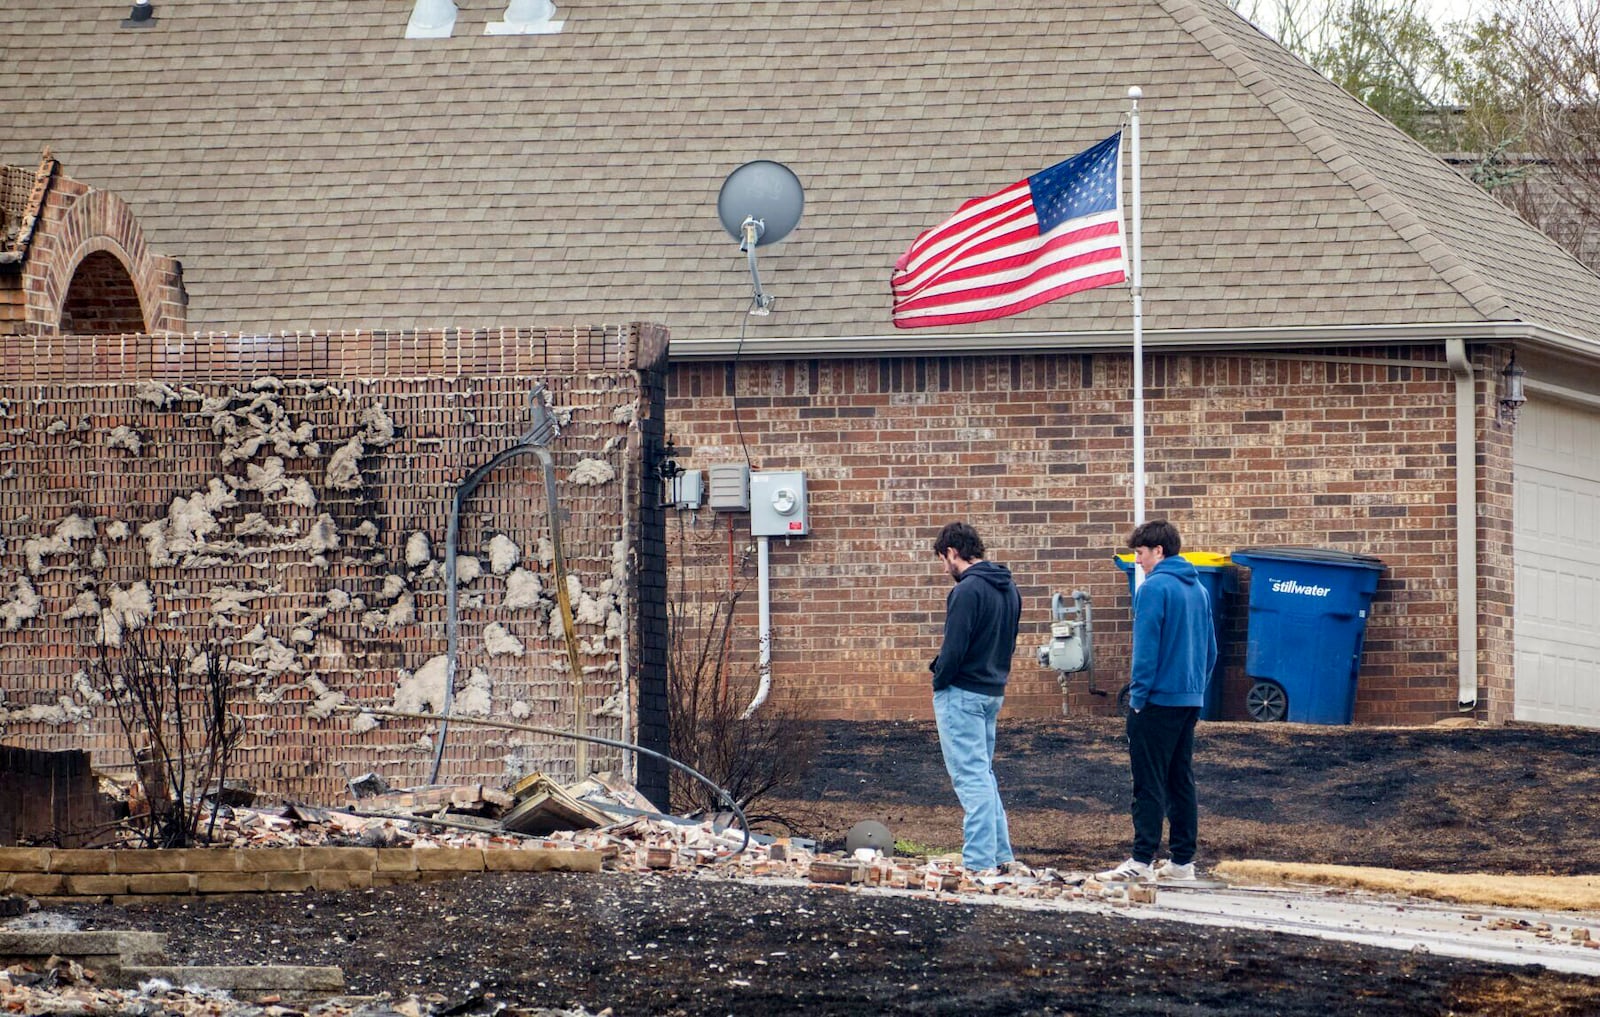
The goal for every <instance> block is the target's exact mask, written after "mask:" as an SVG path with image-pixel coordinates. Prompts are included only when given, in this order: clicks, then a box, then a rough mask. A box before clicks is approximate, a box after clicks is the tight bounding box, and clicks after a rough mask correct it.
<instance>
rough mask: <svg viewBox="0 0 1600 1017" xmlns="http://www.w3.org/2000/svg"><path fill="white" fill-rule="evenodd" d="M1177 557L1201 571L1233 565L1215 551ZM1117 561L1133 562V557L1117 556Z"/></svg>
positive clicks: (1229, 559)
mask: <svg viewBox="0 0 1600 1017" xmlns="http://www.w3.org/2000/svg"><path fill="white" fill-rule="evenodd" d="M1178 557H1179V558H1182V559H1183V560H1184V561H1186V562H1188V563H1189V564H1190V565H1193V566H1195V567H1196V568H1202V569H1206V568H1210V569H1219V568H1224V567H1226V566H1228V565H1232V564H1233V560H1232V559H1231V558H1229V557H1228V556H1227V555H1225V554H1218V553H1217V552H1215V551H1185V552H1183V553H1182V554H1180V555H1178ZM1117 560H1118V561H1125V562H1131V561H1133V555H1132V554H1119V555H1117Z"/></svg>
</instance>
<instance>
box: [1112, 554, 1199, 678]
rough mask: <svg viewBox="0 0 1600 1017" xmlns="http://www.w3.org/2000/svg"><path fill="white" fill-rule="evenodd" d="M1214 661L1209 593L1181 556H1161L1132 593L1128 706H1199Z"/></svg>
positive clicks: (1192, 567) (1196, 573) (1197, 573)
mask: <svg viewBox="0 0 1600 1017" xmlns="http://www.w3.org/2000/svg"><path fill="white" fill-rule="evenodd" d="M1216 662H1217V633H1216V629H1214V628H1213V627H1212V623H1211V597H1210V595H1209V594H1207V593H1206V588H1205V587H1204V586H1203V585H1201V583H1200V573H1199V572H1196V571H1195V567H1194V566H1193V565H1191V564H1189V563H1188V562H1187V561H1185V560H1184V559H1182V558H1163V559H1162V560H1161V561H1160V563H1158V564H1157V565H1156V567H1155V568H1153V569H1151V570H1150V574H1149V575H1147V576H1145V580H1144V583H1143V584H1141V585H1140V587H1139V592H1138V593H1137V594H1136V595H1135V597H1134V599H1133V678H1132V682H1131V687H1130V688H1129V690H1128V706H1129V707H1131V708H1132V709H1135V710H1142V709H1144V707H1145V704H1146V703H1155V704H1156V705H1157V706H1204V705H1205V699H1206V683H1207V682H1209V681H1210V679H1211V668H1212V667H1213V666H1214V665H1215V664H1216Z"/></svg>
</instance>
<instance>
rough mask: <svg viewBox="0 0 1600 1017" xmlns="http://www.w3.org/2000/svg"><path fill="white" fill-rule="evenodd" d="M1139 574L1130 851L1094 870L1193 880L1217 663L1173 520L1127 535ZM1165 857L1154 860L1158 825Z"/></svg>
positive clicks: (1122, 876)
mask: <svg viewBox="0 0 1600 1017" xmlns="http://www.w3.org/2000/svg"><path fill="white" fill-rule="evenodd" d="M1128 546H1129V547H1131V548H1133V558H1134V563H1135V564H1136V565H1138V567H1139V568H1140V569H1141V570H1142V571H1143V572H1144V575H1145V578H1144V582H1143V583H1142V584H1141V585H1140V586H1139V587H1138V590H1137V592H1136V593H1135V594H1134V597H1133V668H1132V679H1131V682H1130V685H1129V688H1128V760H1129V762H1130V764H1131V766H1132V769H1133V857H1131V858H1129V859H1128V860H1127V861H1125V862H1123V863H1122V864H1121V865H1119V866H1117V867H1116V868H1114V869H1108V870H1107V871H1105V872H1101V873H1097V874H1096V878H1098V879H1103V880H1108V881H1113V880H1118V881H1134V880H1138V881H1150V880H1154V879H1193V878H1194V855H1195V848H1196V843H1197V840H1198V832H1199V831H1198V827H1199V816H1198V806H1197V804H1196V799H1195V790H1194V761H1193V760H1194V725H1195V721H1196V720H1198V719H1199V717H1200V707H1201V705H1202V704H1204V703H1205V698H1206V683H1207V682H1208V681H1210V679H1211V668H1212V665H1214V664H1215V663H1216V662H1217V636H1216V630H1215V629H1213V628H1212V624H1211V598H1210V596H1209V595H1208V594H1207V593H1206V588H1205V586H1204V585H1202V584H1201V582H1200V574H1199V573H1198V572H1196V571H1195V568H1194V566H1193V565H1191V564H1189V563H1188V562H1187V561H1185V560H1184V559H1182V558H1180V557H1178V551H1179V549H1180V547H1181V542H1180V539H1179V537H1178V529H1177V527H1175V526H1173V525H1172V524H1171V523H1169V522H1167V521H1166V520H1162V519H1155V520H1151V521H1150V522H1147V523H1144V524H1142V525H1140V526H1139V527H1138V528H1136V529H1135V530H1134V531H1133V533H1132V535H1130V536H1129V537H1128ZM1163 818H1165V819H1166V821H1167V823H1168V826H1169V828H1170V829H1169V836H1170V841H1169V846H1170V848H1171V850H1172V857H1171V859H1170V860H1168V861H1167V862H1165V863H1163V864H1162V865H1160V866H1155V865H1154V864H1153V863H1154V862H1155V857H1156V849H1157V848H1158V847H1160V846H1161V824H1162V819H1163Z"/></svg>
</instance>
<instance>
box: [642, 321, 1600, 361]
mask: <svg viewBox="0 0 1600 1017" xmlns="http://www.w3.org/2000/svg"><path fill="white" fill-rule="evenodd" d="M1143 340H1144V345H1145V348H1146V349H1151V348H1155V349H1169V350H1206V349H1216V350H1238V349H1250V348H1262V347H1265V348H1273V347H1277V348H1282V347H1298V348H1304V347H1308V346H1369V345H1395V344H1402V343H1403V344H1412V343H1422V344H1431V343H1443V342H1449V341H1451V340H1455V341H1458V342H1462V343H1485V342H1508V341H1513V340H1515V341H1517V342H1518V343H1519V344H1526V345H1529V346H1532V347H1542V348H1545V349H1548V350H1551V351H1555V352H1562V353H1567V354H1576V355H1578V356H1580V357H1582V358H1583V359H1587V360H1591V361H1600V340H1597V339H1590V338H1586V337H1584V336H1580V335H1577V334H1576V333H1572V332H1566V331H1563V330H1561V329H1556V328H1549V327H1547V326H1544V325H1537V324H1532V323H1529V322H1525V321H1469V322H1445V323H1439V324H1431V323H1430V324H1421V325H1328V326H1319V325H1308V326H1296V327H1284V328H1216V329H1164V330H1150V329H1146V330H1144V333H1143ZM1132 341H1133V337H1132V333H1131V332H1128V331H1122V330H1113V331H1101V332H1046V331H1038V332H984V333H959V332H957V333H951V332H923V331H918V332H915V333H880V334H875V335H846V336H820V337H819V336H777V335H774V336H749V335H747V336H745V337H744V338H743V339H742V340H741V339H739V338H738V337H737V336H729V337H727V338H712V339H673V340H671V341H670V342H669V344H668V347H667V358H668V360H669V361H675V362H678V363H689V362H693V361H716V360H732V359H733V358H734V357H739V358H741V359H743V358H757V359H805V360H813V359H817V358H825V357H917V356H925V357H941V356H957V355H962V354H985V353H1004V354H1013V353H1048V352H1059V351H1071V352H1091V351H1095V350H1126V349H1128V348H1129V346H1130V344H1131V343H1132Z"/></svg>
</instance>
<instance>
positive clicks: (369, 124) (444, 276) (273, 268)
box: [0, 0, 1600, 340]
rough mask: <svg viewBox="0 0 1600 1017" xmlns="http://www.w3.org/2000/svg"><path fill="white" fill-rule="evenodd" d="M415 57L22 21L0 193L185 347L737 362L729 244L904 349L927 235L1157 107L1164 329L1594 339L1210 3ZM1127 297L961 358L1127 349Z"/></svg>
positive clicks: (221, 20) (335, 17) (204, 23)
mask: <svg viewBox="0 0 1600 1017" xmlns="http://www.w3.org/2000/svg"><path fill="white" fill-rule="evenodd" d="M459 6H460V15H459V19H458V22H457V25H456V29H455V34H454V36H453V37H452V38H449V39H438V40H407V39H405V38H404V37H403V36H404V31H405V26H406V22H407V20H408V18H409V16H410V10H411V5H410V4H409V3H406V2H402V0H350V2H340V3H332V2H329V0H277V2H274V3H270V4H238V3H231V2H220V0H165V2H160V3H158V4H157V10H156V13H157V17H158V19H159V20H158V24H157V27H155V28H153V29H148V30H127V29H122V28H120V27H119V23H120V21H121V19H122V18H123V17H125V16H126V14H127V9H126V5H121V4H118V3H114V2H111V0H94V2H89V0H20V2H17V3H12V4H8V5H7V8H6V11H5V13H4V15H3V18H4V26H3V27H4V32H5V34H4V37H3V41H0V57H3V58H4V62H5V65H6V66H7V68H8V73H7V74H6V75H4V76H0V125H4V126H0V163H11V164H16V165H21V166H30V167H31V166H33V165H35V164H36V163H37V160H38V155H39V151H40V149H41V147H43V146H44V145H50V146H51V147H52V148H53V150H54V153H55V154H56V156H57V157H58V158H60V159H61V160H62V163H63V171H64V172H66V173H67V174H68V175H70V176H72V177H74V178H76V179H78V180H81V181H84V182H86V183H89V184H91V185H92V186H96V187H100V188H103V189H107V190H111V191H113V192H115V193H116V194H118V195H119V196H120V197H122V198H123V199H124V200H126V201H127V202H128V203H129V204H130V205H131V206H132V208H133V210H134V212H135V214H136V215H137V216H138V217H139V220H140V222H141V224H142V226H143V228H144V230H145V234H146V238H147V239H148V240H149V242H150V244H151V246H152V248H153V249H154V250H156V251H159V252H160V253H162V254H166V255H170V256H172V257H176V258H178V259H179V260H181V261H182V262H183V264H184V277H185V281H186V284H187V287H188V290H189V294H190V305H189V325H190V327H191V328H193V329H195V330H200V331H205V330H227V331H246V332H252V331H275V330H279V329H307V328H315V329H338V328H358V327H360V328H413V327H435V326H469V325H506V324H520V325H538V324H569V323H572V322H582V323H595V322H607V321H611V322H615V321H621V320H650V321H659V322H662V323H665V324H666V325H668V326H669V328H670V329H671V330H672V334H673V337H674V338H675V339H684V338H719V337H726V336H729V335H732V334H736V333H737V330H738V328H739V327H740V324H741V319H743V317H744V315H743V313H742V312H743V310H744V309H745V307H746V306H747V305H748V302H749V298H750V283H749V275H748V271H747V269H746V264H745V261H744V257H743V255H741V254H740V253H739V251H738V247H737V244H736V243H735V242H734V241H733V240H732V239H730V238H728V237H727V235H726V234H725V233H723V231H722V229H721V227H720V225H719V224H718V221H717V218H716V198H717V193H718V189H719V188H720V186H721V183H722V180H723V178H724V177H725V176H726V175H727V173H728V172H729V171H731V170H732V169H733V168H734V167H736V166H738V165H740V164H741V163H743V162H745V161H748V160H750V159H758V158H761V159H774V160H777V161H779V162H783V163H785V164H787V165H789V166H790V167H791V168H792V169H794V171H795V172H796V173H797V174H798V175H799V177H800V179H801V180H802V181H803V182H804V184H805V186H806V209H805V214H804V217H803V218H802V220H801V222H800V225H799V227H798V228H797V229H796V230H795V231H794V233H793V234H791V236H790V237H789V238H788V239H787V240H785V241H783V242H782V243H779V244H776V245H772V246H770V247H763V248H762V249H761V251H760V260H761V272H762V282H763V284H764V286H765V288H766V289H767V290H768V291H770V292H772V293H774V294H776V295H777V296H778V298H779V303H778V307H777V310H776V312H775V313H774V314H773V315H772V316H771V317H770V318H769V319H764V320H763V321H761V323H760V324H757V325H752V326H751V327H752V328H759V329H763V330H766V331H769V332H772V333H773V334H782V335H791V336H810V337H822V336H835V335H847V336H848V335H870V334H885V333H890V332H893V331H894V330H893V328H892V326H891V325H890V322H889V305H890V301H889V292H888V290H889V287H888V280H889V273H890V270H891V268H892V266H893V264H894V261H895V259H896V258H897V257H898V256H899V254H900V253H901V252H902V251H903V250H904V249H905V247H906V246H907V245H908V244H909V243H910V242H911V240H912V239H913V238H914V237H915V236H916V234H917V233H918V232H920V231H921V230H922V229H925V228H927V227H928V226H931V225H933V224H934V223H936V222H938V221H939V220H941V219H942V218H944V217H945V216H947V215H949V214H950V213H951V212H953V211H954V210H955V208H956V207H957V206H958V205H960V204H961V203H962V202H963V201H965V200H967V199H969V198H972V197H975V196H977V195H980V194H985V193H988V192H990V191H993V190H996V189H998V188H999V187H1001V186H1004V185H1005V184H1008V183H1011V182H1013V181H1015V180H1017V179H1019V178H1021V177H1023V176H1026V175H1027V174H1029V173H1032V172H1034V171H1036V170H1039V169H1041V168H1043V167H1045V166H1047V165H1050V164H1052V163H1054V162H1056V161H1058V160H1060V159H1061V158H1064V157H1065V156H1067V155H1070V154H1072V153H1073V152H1076V151H1078V150H1080V149H1082V148H1085V147H1087V146H1088V145H1090V144H1093V143H1094V142H1096V141H1098V140H1100V139H1101V138H1104V137H1106V136H1107V135H1109V134H1110V133H1111V132H1112V131H1114V130H1116V129H1117V127H1118V124H1119V121H1120V120H1121V119H1122V117H1123V114H1124V111H1125V110H1126V108H1127V105H1128V103H1127V100H1126V93H1127V89H1128V87H1129V86H1130V85H1138V86H1140V87H1141V88H1142V89H1143V91H1144V99H1143V100H1142V102H1141V103H1140V113H1141V122H1142V128H1143V131H1142V135H1143V139H1142V140H1143V148H1144V169H1143V205H1144V216H1143V224H1144V276H1145V278H1144V281H1145V286H1146V291H1145V295H1144V310H1145V326H1146V328H1150V329H1170V328H1239V327H1281V326H1291V325H1374V324H1377V325H1382V324H1398V323H1412V322H1418V323H1428V322H1433V323H1445V322H1451V323H1453V322H1471V321H1486V320H1487V321H1498V320H1525V321H1530V322H1535V323H1538V324H1541V325H1547V326H1551V327H1555V328H1559V329H1563V330H1566V331H1570V332H1573V333H1576V334H1578V335H1580V336H1583V337H1586V338H1588V339H1591V340H1600V279H1597V278H1596V277H1595V276H1594V275H1593V274H1592V273H1590V272H1588V271H1587V270H1586V269H1584V268H1583V267H1582V266H1580V265H1579V264H1578V263H1577V262H1576V261H1575V260H1573V259H1572V258H1570V257H1568V256H1567V255H1566V254H1565V253H1564V252H1563V251H1561V250H1560V248H1559V247H1557V246H1556V245H1555V244H1554V243H1553V242H1551V241H1549V240H1547V239H1546V238H1544V237H1543V236H1542V235H1540V234H1538V233H1537V232H1536V231H1534V230H1533V229H1532V228H1531V227H1528V226H1526V225H1525V224H1523V223H1522V222H1521V221H1520V220H1519V219H1517V218H1516V217H1515V216H1514V215H1512V214H1511V213H1510V212H1508V211H1506V210H1504V209H1503V208H1502V207H1501V206H1500V205H1499V204H1498V203H1497V202H1495V201H1494V200H1493V199H1492V198H1491V197H1489V196H1488V195H1486V194H1485V193H1484V192H1482V191H1481V190H1479V189H1478V188H1477V187H1475V186H1474V185H1472V184H1470V183H1468V182H1467V181H1465V180H1464V179H1462V178H1461V177H1460V176H1459V175H1457V174H1456V173H1455V172H1454V171H1453V170H1452V169H1450V168H1449V167H1448V166H1446V165H1445V164H1444V163H1443V162H1441V161H1440V160H1438V159H1437V158H1435V157H1434V156H1432V155H1430V154H1429V153H1427V152H1426V151H1424V150H1423V149H1421V148H1420V147H1418V146H1416V145H1414V144H1413V143H1412V142H1410V141H1409V140H1408V139H1406V138H1405V137H1404V135H1402V134H1401V133H1400V132H1399V131H1398V130H1396V129H1395V128H1393V127H1392V126H1390V125H1389V124H1387V123H1385V122H1384V121H1383V120H1382V119H1381V118H1379V117H1377V116H1376V115H1374V114H1372V113H1371V112H1370V111H1368V110H1366V108H1365V107H1363V106H1361V105H1360V104H1359V103H1356V102H1355V101H1354V100H1352V99H1350V98H1349V97H1348V96H1346V95H1345V94H1344V93H1342V92H1340V91H1339V90H1338V89H1336V88H1335V87H1333V86H1332V85H1330V84H1329V83H1328V82H1326V81H1325V80H1324V79H1322V78H1321V77H1320V76H1318V75H1317V74H1315V73H1314V72H1313V71H1311V70H1309V69H1308V68H1306V67H1305V66H1304V65H1302V64H1300V63H1299V62H1298V61H1297V60H1295V59H1294V58H1293V57H1291V56H1289V55H1288V54H1286V53H1285V52H1284V51H1283V50H1282V49H1281V48H1279V47H1278V46H1276V44H1274V43H1272V42H1271V41H1270V40H1268V39H1267V38H1266V37H1264V36H1262V35H1261V34H1260V33H1258V32H1256V31H1255V30H1254V29H1253V28H1251V27H1250V26H1249V25H1248V24H1247V23H1245V22H1243V21H1242V20H1240V19H1239V18H1238V17H1237V15H1235V14H1234V13H1233V12H1232V11H1231V10H1230V9H1228V8H1227V7H1226V6H1225V5H1224V4H1222V3H1221V2H1220V0H1076V2H1057V0H992V2H987V3H972V2H970V0H926V2H914V0H907V2H887V0H881V2H872V0H850V2H842V0H814V2H813V0H767V2H749V3H724V2H702V3H663V2H643V0H566V2H564V3H562V4H561V5H560V7H559V10H558V13H557V17H558V18H559V19H561V20H562V21H563V22H564V28H563V30H562V31H561V32H560V33H559V34H554V35H526V36H486V35H484V34H483V29H484V25H485V24H486V23H488V22H492V21H499V20H501V18H502V17H503V13H504V4H503V3H500V2H488V0H462V2H460V4H459ZM1127 328H1128V302H1127V294H1126V291H1125V290H1124V289H1121V288H1114V289H1106V290H1098V291H1093V292H1090V293H1084V294H1077V295H1075V296H1073V297H1071V298H1068V299H1067V300H1064V301H1059V302H1057V303H1055V304H1052V305H1047V306H1045V307H1042V308H1038V309H1035V310H1033V311H1030V312H1028V313H1026V314H1024V315H1022V316H1019V317H1017V318H1013V319H1008V320H1005V321H1001V322H992V323H986V324H981V325H971V326H961V327H960V328H959V329H956V330H955V331H963V332H974V333H982V332H986V331H1010V330H1016V329H1051V330H1063V331H1098V330H1117V329H1120V330H1125V329H1127Z"/></svg>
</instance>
